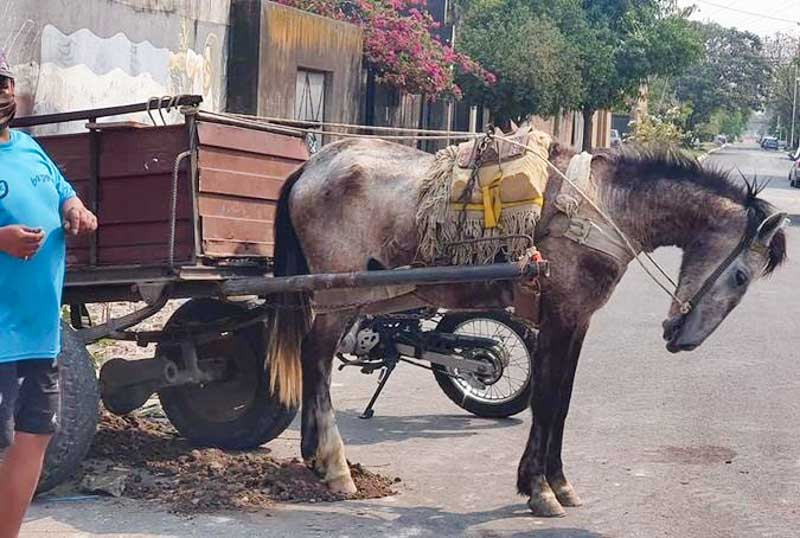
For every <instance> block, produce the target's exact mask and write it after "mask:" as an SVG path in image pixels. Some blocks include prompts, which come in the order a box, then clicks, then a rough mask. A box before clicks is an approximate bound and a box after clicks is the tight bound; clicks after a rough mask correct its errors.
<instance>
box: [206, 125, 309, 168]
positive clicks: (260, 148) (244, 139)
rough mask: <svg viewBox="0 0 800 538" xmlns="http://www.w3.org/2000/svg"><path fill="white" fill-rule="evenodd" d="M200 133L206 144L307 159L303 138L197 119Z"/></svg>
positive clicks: (297, 159) (287, 157) (286, 157)
mask: <svg viewBox="0 0 800 538" xmlns="http://www.w3.org/2000/svg"><path fill="white" fill-rule="evenodd" d="M197 135H198V139H199V140H200V144H201V145H203V146H209V147H216V148H224V149H232V150H237V151H246V152H249V153H257V154H259V155H272V156H275V157H282V158H285V159H293V160H296V161H305V160H306V159H307V158H308V150H307V149H306V145H305V142H304V141H303V139H302V138H300V137H289V136H285V135H281V134H275V133H269V132H265V131H258V130H256V129H247V128H244V127H232V126H228V125H221V124H217V123H210V122H206V121H200V122H197Z"/></svg>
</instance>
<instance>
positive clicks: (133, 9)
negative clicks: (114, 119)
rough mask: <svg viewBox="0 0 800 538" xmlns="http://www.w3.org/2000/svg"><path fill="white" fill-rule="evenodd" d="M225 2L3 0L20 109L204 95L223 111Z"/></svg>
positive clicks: (0, 6)
mask: <svg viewBox="0 0 800 538" xmlns="http://www.w3.org/2000/svg"><path fill="white" fill-rule="evenodd" d="M229 7H230V0H80V1H70V2H65V1H64V0H36V1H31V0H0V14H4V17H5V18H4V22H3V24H2V25H0V44H3V45H5V47H6V49H7V53H8V57H9V62H10V63H11V64H12V67H13V68H14V70H15V72H16V74H17V76H18V81H17V82H18V88H17V90H18V94H19V97H20V100H19V103H20V105H21V107H20V115H28V114H32V113H33V114H45V113H52V112H62V111H66V110H76V109H83V108H94V107H101V106H113V105H119V104H129V103H133V102H139V101H146V100H147V99H149V98H150V97H154V96H164V95H176V94H188V93H191V94H199V95H202V96H203V97H204V100H205V102H204V105H203V108H206V109H209V110H222V109H224V107H225V96H224V91H225V85H224V80H225V64H226V49H227V27H228V13H229ZM132 119H138V120H140V121H149V120H148V119H147V116H146V115H142V114H140V115H137V116H135V117H133V118H132ZM80 128H82V125H80V124H68V125H60V126H50V127H41V128H37V132H39V133H40V134H43V133H46V132H65V131H73V130H77V129H80Z"/></svg>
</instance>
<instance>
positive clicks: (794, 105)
mask: <svg viewBox="0 0 800 538" xmlns="http://www.w3.org/2000/svg"><path fill="white" fill-rule="evenodd" d="M796 117H797V66H795V68H794V100H793V102H792V134H791V138H790V139H789V148H794V122H795V118H796Z"/></svg>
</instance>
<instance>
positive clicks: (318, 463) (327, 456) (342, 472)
mask: <svg viewBox="0 0 800 538" xmlns="http://www.w3.org/2000/svg"><path fill="white" fill-rule="evenodd" d="M346 320H347V318H346V317H343V316H342V315H340V314H322V315H318V316H317V317H316V319H315V320H314V324H313V326H312V328H311V331H310V332H309V333H308V334H307V335H306V337H305V339H304V340H303V346H302V350H301V353H302V355H301V357H302V363H303V419H302V441H301V450H302V454H303V459H304V460H305V462H306V464H307V465H308V466H309V467H311V468H312V469H313V470H314V471H315V472H316V473H317V474H318V475H319V476H320V477H321V478H322V480H323V481H324V482H325V484H326V485H327V487H328V489H330V490H331V491H332V492H334V493H338V494H343V495H350V494H353V493H355V492H356V486H355V484H354V483H353V478H352V477H351V475H350V468H349V467H348V465H347V459H346V458H345V454H344V443H343V442H342V437H341V436H340V435H339V429H338V428H337V427H336V418H335V416H334V413H333V405H332V404H331V393H330V388H331V368H332V366H333V357H334V354H335V352H336V346H337V344H338V343H339V338H340V337H341V335H342V331H343V330H344V328H345V326H346Z"/></svg>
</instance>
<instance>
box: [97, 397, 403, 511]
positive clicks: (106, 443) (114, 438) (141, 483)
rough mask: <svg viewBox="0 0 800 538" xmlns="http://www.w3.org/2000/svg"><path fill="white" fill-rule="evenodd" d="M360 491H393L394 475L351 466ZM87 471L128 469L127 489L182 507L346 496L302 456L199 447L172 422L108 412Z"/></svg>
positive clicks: (374, 494)
mask: <svg viewBox="0 0 800 538" xmlns="http://www.w3.org/2000/svg"><path fill="white" fill-rule="evenodd" d="M350 468H351V471H352V474H353V479H354V481H355V483H356V487H357V488H358V492H357V493H356V494H355V495H354V496H353V497H351V498H355V499H374V498H379V497H386V496H388V495H392V494H393V493H394V491H392V484H394V483H397V482H400V479H399V478H394V479H391V478H387V477H384V476H381V475H378V474H375V473H372V472H370V471H367V470H366V469H364V468H362V467H361V466H360V465H358V464H355V465H353V464H351V465H350ZM84 471H85V473H84V474H85V475H86V476H85V477H84V480H83V483H84V484H85V483H87V480H86V478H87V477H88V478H89V479H90V480H89V481H88V482H89V483H91V482H92V481H91V478H93V477H102V476H104V475H110V474H114V473H116V474H119V473H120V472H122V473H123V474H124V478H123V479H122V480H123V481H124V489H123V495H124V496H126V497H131V498H136V499H146V500H152V501H158V502H159V503H161V504H162V505H163V506H165V507H168V508H169V509H170V510H172V511H174V512H179V513H196V512H209V511H216V510H229V509H234V510H242V509H245V510H256V509H262V508H266V507H269V506H271V505H272V504H274V503H275V502H276V501H279V502H329V501H337V500H342V497H339V496H337V495H333V494H331V493H330V492H329V491H328V490H327V489H326V488H325V486H324V485H323V484H322V483H321V482H320V480H319V478H318V477H317V476H316V475H315V474H314V473H312V472H311V471H310V470H309V469H308V468H307V467H306V466H305V465H304V464H303V463H302V462H300V461H298V460H296V459H294V460H291V461H279V460H276V459H275V458H273V457H271V456H270V455H269V450H268V449H264V448H262V449H259V450H256V451H251V452H223V451H221V450H218V449H214V448H205V449H197V448H193V447H191V446H190V445H189V444H188V443H187V442H186V441H185V440H184V439H181V438H180V437H178V435H177V433H176V432H175V430H174V429H173V428H172V427H171V426H169V425H168V424H167V423H165V422H161V421H158V420H153V419H146V418H136V417H117V416H114V415H111V414H109V413H104V414H103V416H102V419H101V424H100V427H99V429H98V432H97V436H96V437H95V440H94V444H93V445H92V448H91V451H90V453H89V458H88V459H87V461H86V462H85V464H84Z"/></svg>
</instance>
